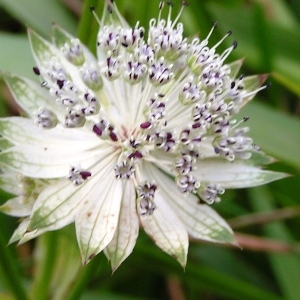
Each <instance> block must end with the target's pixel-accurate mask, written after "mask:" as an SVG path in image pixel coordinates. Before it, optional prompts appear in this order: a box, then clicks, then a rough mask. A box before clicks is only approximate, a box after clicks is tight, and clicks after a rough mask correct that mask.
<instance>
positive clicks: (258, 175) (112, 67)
mask: <svg viewBox="0 0 300 300" xmlns="http://www.w3.org/2000/svg"><path fill="white" fill-rule="evenodd" d="M184 6H186V3H183V7H184ZM163 7H164V3H163V2H161V3H160V6H159V16H158V18H157V19H152V20H151V21H150V25H149V31H148V32H147V33H146V32H145V29H144V28H141V27H140V26H139V23H137V24H136V26H135V27H133V28H131V27H130V26H129V25H128V24H127V23H126V21H125V20H124V19H123V18H122V16H121V15H120V14H119V12H118V10H117V8H116V6H115V4H114V3H110V2H109V1H107V3H106V7H105V10H104V15H103V17H102V19H101V21H99V23H100V29H99V33H98V38H97V58H95V57H93V55H92V54H91V53H90V52H89V50H88V49H87V48H86V47H85V46H84V45H82V44H81V42H80V41H79V40H78V39H75V38H73V37H72V36H71V35H69V34H68V33H67V32H65V31H64V30H62V29H61V28H59V27H58V26H56V25H54V27H53V40H52V43H49V42H48V41H46V40H44V39H43V38H42V37H40V36H39V35H38V34H37V33H35V32H33V31H32V30H29V32H28V33H29V39H30V43H31V47H32V51H33V54H34V58H35V61H36V64H37V66H36V67H34V68H33V70H34V72H35V74H36V75H37V76H39V78H40V82H41V84H37V83H35V82H32V81H30V80H28V79H25V78H22V77H18V76H15V75H11V74H4V79H5V80H6V82H7V84H8V86H9V88H10V90H11V92H12V94H13V96H14V97H15V99H16V101H17V103H18V104H19V105H20V107H21V108H22V109H23V111H24V113H25V114H26V116H25V117H9V118H2V119H1V120H0V129H1V150H2V151H1V153H0V163H1V169H2V175H1V178H0V183H1V186H2V188H3V189H4V190H6V191H8V192H11V193H13V194H15V195H16V197H15V198H14V199H12V200H10V201H8V202H7V203H6V204H4V205H3V206H2V207H1V209H2V211H4V212H6V213H9V214H11V215H15V216H18V217H23V218H24V219H23V221H22V222H21V224H20V226H19V227H18V228H17V229H16V231H15V233H14V235H13V237H12V239H11V242H13V241H16V240H20V242H21V243H22V242H25V241H27V240H28V239H31V238H34V237H36V236H38V235H39V234H41V233H43V232H45V231H49V230H57V229H59V228H62V227H64V226H66V225H68V224H70V223H72V222H75V225H76V234H77V239H78V244H79V247H80V251H81V254H82V260H83V263H84V264H86V263H88V262H89V261H90V260H91V259H92V258H93V257H94V256H95V255H97V254H98V253H99V252H101V251H102V250H104V253H105V255H106V256H107V257H108V259H109V260H110V261H111V264H112V268H113V269H114V270H115V269H116V268H117V267H118V266H119V265H120V264H121V263H122V261H124V259H126V257H127V256H128V255H129V254H130V253H131V252H132V250H133V248H134V245H135V243H136V239H137V236H138V231H139V226H140V225H141V226H142V227H143V228H144V230H145V232H146V233H147V234H148V235H149V236H150V237H151V238H152V239H153V240H154V242H155V243H156V244H157V246H158V247H160V248H161V249H162V250H163V251H165V252H166V253H168V254H170V255H172V256H173V257H175V258H176V259H177V260H178V261H179V263H180V264H181V265H183V266H185V264H186V259H187V252H188V243H189V242H188V238H189V236H190V237H193V238H195V239H200V240H205V241H210V242H217V243H229V244H230V243H231V244H234V243H235V240H234V235H233V232H232V230H231V229H230V227H229V226H228V225H227V223H226V222H225V221H224V220H223V219H222V218H221V217H220V216H219V215H218V214H217V213H216V212H215V211H214V210H213V209H212V208H211V207H210V206H209V205H208V204H213V203H214V202H218V201H220V195H221V194H223V193H224V191H225V189H228V188H229V189H232V188H243V187H251V186H256V185H260V184H265V183H267V182H270V181H272V180H276V179H279V178H282V177H283V176H284V174H279V173H274V172H271V171H265V170H262V169H261V168H260V167H259V166H257V165H258V163H260V162H263V161H264V162H270V161H269V160H268V158H267V157H265V156H264V155H263V154H262V153H260V151H259V150H258V149H257V147H256V146H255V145H254V144H253V142H252V139H251V138H249V137H248V136H247V135H246V134H247V131H248V128H246V127H241V126H242V123H243V122H244V121H246V120H247V118H244V119H242V120H240V121H237V120H235V119H234V115H235V114H236V113H237V112H239V110H240V108H241V107H243V106H244V105H245V104H246V103H247V102H248V101H250V100H251V99H252V98H253V97H254V95H255V94H256V93H257V92H258V91H259V90H260V89H263V88H265V86H263V87H261V84H262V82H263V81H264V79H265V76H251V77H242V76H240V77H238V76H237V73H238V71H239V68H240V66H241V64H242V61H241V60H239V61H236V62H233V63H230V64H226V63H225V60H226V59H227V57H228V56H229V54H230V53H231V51H233V50H234V49H235V47H236V43H235V42H234V43H233V45H232V46H231V47H229V48H228V49H226V50H225V51H224V52H223V53H221V54H218V53H217V48H218V46H219V44H220V43H221V42H222V41H223V40H224V39H225V38H227V37H228V36H229V35H230V34H231V32H228V34H226V35H225V37H224V39H222V40H221V41H220V42H219V43H218V44H216V45H214V46H212V47H209V46H208V39H209V37H210V35H211V34H212V33H213V29H214V28H215V25H214V26H213V28H212V30H211V32H210V33H209V34H208V36H207V37H206V38H204V39H202V40H200V39H199V38H194V39H187V38H185V37H184V36H183V25H182V24H181V23H179V22H178V18H179V16H180V14H181V12H182V10H181V12H180V13H179V15H178V16H177V18H176V19H175V21H172V19H171V11H172V9H171V6H170V8H169V13H168V17H167V19H166V20H165V19H163V18H162V10H163ZM183 7H182V8H183ZM15 178H19V183H18V182H16V179H15Z"/></svg>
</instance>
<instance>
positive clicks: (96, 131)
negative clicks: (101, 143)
mask: <svg viewBox="0 0 300 300" xmlns="http://www.w3.org/2000/svg"><path fill="white" fill-rule="evenodd" d="M93 131H94V132H95V133H96V134H97V135H99V136H101V135H102V129H101V128H100V127H99V126H98V125H96V124H95V125H94V127H93Z"/></svg>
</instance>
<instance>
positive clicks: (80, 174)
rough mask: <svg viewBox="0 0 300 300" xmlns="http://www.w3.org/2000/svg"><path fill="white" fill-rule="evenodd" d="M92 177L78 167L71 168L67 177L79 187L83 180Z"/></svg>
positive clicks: (88, 172)
mask: <svg viewBox="0 0 300 300" xmlns="http://www.w3.org/2000/svg"><path fill="white" fill-rule="evenodd" d="M91 176H92V173H91V172H90V171H86V170H82V169H81V168H80V167H79V166H76V167H72V168H71V170H70V173H69V176H68V179H70V180H71V181H72V182H73V183H74V185H81V184H82V183H83V182H84V181H85V180H87V179H88V178H89V177H91Z"/></svg>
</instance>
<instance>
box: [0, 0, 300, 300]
mask: <svg viewBox="0 0 300 300" xmlns="http://www.w3.org/2000/svg"><path fill="white" fill-rule="evenodd" d="M103 3H104V0H98V1H97V0H93V1H92V0H85V1H80V0H44V1H41V0H1V1H0V16H1V18H0V69H1V70H5V71H11V72H14V73H17V74H20V75H24V76H27V77H33V72H32V66H34V61H33V58H32V56H31V53H30V47H29V43H28V41H27V37H26V26H28V27H31V28H33V29H34V30H35V31H37V32H39V33H40V34H42V35H43V36H45V37H47V38H50V33H51V23H53V22H55V23H57V24H59V25H61V26H62V27H64V28H65V29H67V30H68V31H69V32H70V33H72V34H74V35H76V34H77V35H78V36H79V38H80V39H81V40H82V41H83V42H84V43H85V44H87V45H88V47H89V48H90V49H91V50H92V51H93V52H95V39H96V33H97V27H98V26H97V22H96V21H95V19H94V18H93V17H92V15H91V13H90V11H89V7H90V5H94V6H95V8H96V11H97V14H98V15H99V16H101V14H102V9H103ZM116 3H117V5H118V7H119V9H120V11H121V12H122V13H123V15H125V17H126V19H127V20H128V22H129V23H130V24H131V25H134V24H135V23H136V21H137V20H140V23H141V24H142V26H144V27H145V28H147V27H148V21H149V20H150V18H152V17H156V16H157V15H158V3H159V1H158V0H151V1H150V0H116ZM173 3H174V8H173V15H174V16H176V15H177V13H178V12H179V10H180V8H181V1H180V0H173ZM189 4H190V5H189V6H188V7H187V8H186V9H185V10H184V13H183V15H182V17H181V21H182V22H183V23H184V25H185V33H186V36H188V35H196V34H197V35H199V36H200V37H205V36H206V34H207V33H208V32H209V30H210V28H211V26H212V23H213V21H218V27H217V29H216V30H215V32H214V33H213V35H212V37H211V39H210V45H211V46H213V45H214V44H215V43H216V42H217V41H218V40H220V38H221V37H222V36H223V35H224V34H225V33H226V32H227V31H228V30H230V29H231V30H233V34H232V36H231V37H230V38H228V39H226V41H225V42H224V43H223V44H222V45H221V46H220V49H219V51H222V49H225V48H226V47H227V46H229V45H231V43H232V42H233V41H234V40H237V41H238V47H237V49H236V50H235V51H233V53H232V54H231V56H230V58H229V59H228V61H233V60H235V59H238V58H241V57H243V58H244V66H243V70H242V72H243V73H244V74H246V75H250V74H258V73H269V74H270V76H269V80H268V81H269V82H271V83H272V87H271V88H269V89H268V90H265V91H263V92H261V93H259V94H258V96H257V97H256V98H255V100H254V101H253V102H252V103H250V104H249V105H248V106H247V107H245V108H244V109H243V111H242V113H241V114H242V115H243V116H249V117H250V121H249V126H250V128H251V132H250V133H251V136H252V137H253V138H254V141H255V142H256V143H257V144H258V145H260V147H261V148H262V149H263V151H265V152H267V153H268V154H270V155H272V156H273V157H275V158H276V159H277V162H276V163H275V164H273V165H272V166H271V168H272V169H274V170H278V171H284V172H288V173H290V174H291V175H292V176H291V177H289V178H287V179H284V180H281V181H279V182H274V183H272V184H269V185H267V186H264V187H259V188H253V189H248V190H238V191H227V192H226V194H225V196H224V197H223V199H222V201H221V203H219V204H214V208H215V209H216V210H217V211H218V212H219V213H220V214H221V215H222V216H223V217H225V218H226V219H227V220H228V222H229V223H230V224H231V225H232V227H233V228H234V230H235V231H236V233H237V240H238V241H239V243H240V245H241V248H243V249H239V248H229V247H224V246H218V245H217V246H216V245H210V244H204V243H199V242H197V241H192V242H191V246H190V251H189V260H188V265H187V267H186V270H182V268H181V267H180V266H179V264H177V263H176V261H175V260H173V259H172V258H170V257H168V256H167V255H166V254H164V253H163V252H161V250H159V249H158V248H157V247H156V246H155V245H154V244H153V243H152V241H151V240H150V239H149V238H148V237H147V236H146V235H145V234H143V233H141V234H140V237H139V239H138V243H137V246H136V248H135V250H134V252H133V253H132V255H131V256H130V257H129V258H128V259H127V260H126V261H125V262H124V263H123V264H122V266H121V267H120V268H119V269H118V270H117V271H116V272H115V273H114V274H113V275H111V270H110V266H109V264H108V263H107V261H106V258H105V257H104V255H103V254H100V255H98V256H97V257H96V258H95V260H93V261H92V262H91V263H90V264H89V265H88V266H86V267H84V268H83V267H82V266H81V263H80V257H79V250H78V248H77V245H76V239H75V236H74V228H72V226H70V227H71V228H66V229H64V230H61V231H59V232H51V233H48V234H45V235H43V236H42V237H41V238H39V239H38V240H36V241H32V242H29V243H26V244H25V245H22V246H19V247H16V245H10V246H6V244H7V242H8V240H9V237H10V236H11V234H12V232H13V230H14V229H15V227H16V226H17V222H18V221H17V219H16V218H12V217H8V216H5V215H3V214H1V215H0V228H1V232H0V298H1V299H4V300H5V299H22V300H23V299H27V298H29V299H38V300H43V299H55V300H56V299H85V300H92V299H105V300H106V299H107V300H108V299H120V300H122V299H172V300H183V299H210V300H211V299H269V300H271V299H288V300H290V299H291V300H293V299H294V300H298V299H300V284H299V280H300V255H299V251H300V244H299V239H300V230H299V228H300V218H299V215H300V197H299V191H300V189H299V185H300V120H299V114H300V102H299V96H300V3H299V1H298V0H290V1H288V0H226V1H224V0H201V1H200V0H190V1H189ZM0 91H1V93H0V115H1V116H7V115H12V114H16V113H17V109H16V107H15V106H14V104H13V101H12V99H11V97H10V95H9V93H8V90H7V88H6V87H5V85H4V83H3V82H1V83H0ZM7 198H8V195H6V194H3V193H1V194H0V204H2V203H4V202H5V200H6V199H7Z"/></svg>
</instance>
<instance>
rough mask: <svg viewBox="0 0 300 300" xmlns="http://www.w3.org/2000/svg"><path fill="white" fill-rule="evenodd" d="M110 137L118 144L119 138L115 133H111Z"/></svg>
mask: <svg viewBox="0 0 300 300" xmlns="http://www.w3.org/2000/svg"><path fill="white" fill-rule="evenodd" d="M109 137H110V138H111V140H112V141H113V142H117V141H118V137H117V135H116V134H115V133H114V132H111V133H110V134H109Z"/></svg>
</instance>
